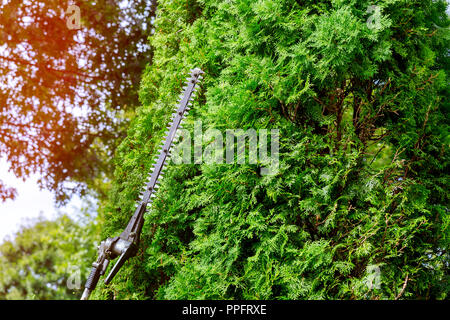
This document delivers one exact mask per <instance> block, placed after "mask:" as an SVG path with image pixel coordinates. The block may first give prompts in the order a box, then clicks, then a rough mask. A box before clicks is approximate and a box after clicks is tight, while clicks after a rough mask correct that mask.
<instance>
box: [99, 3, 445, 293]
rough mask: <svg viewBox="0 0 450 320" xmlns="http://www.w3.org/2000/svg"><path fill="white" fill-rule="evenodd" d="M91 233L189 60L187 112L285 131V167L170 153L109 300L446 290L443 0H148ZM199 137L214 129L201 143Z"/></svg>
mask: <svg viewBox="0 0 450 320" xmlns="http://www.w3.org/2000/svg"><path fill="white" fill-rule="evenodd" d="M158 2H159V3H158V10H157V19H156V21H155V25H156V30H155V34H154V35H153V36H152V37H151V39H150V42H151V45H152V46H153V47H154V50H155V51H154V52H155V55H154V61H153V64H152V65H149V66H148V68H147V70H146V72H145V74H144V75H143V80H142V83H141V88H140V98H141V102H142V107H141V108H140V109H139V111H138V116H137V117H136V118H135V119H134V120H133V122H132V125H131V127H130V129H129V132H128V137H127V138H126V140H125V141H124V142H123V143H122V144H121V146H120V148H119V150H118V152H117V156H116V172H115V181H114V183H113V186H112V189H111V192H110V200H109V202H108V203H105V204H104V205H103V206H102V209H101V213H102V214H103V216H104V218H105V220H106V223H105V226H104V228H103V238H105V237H107V236H112V235H117V234H118V233H120V232H121V230H122V229H123V228H124V227H125V225H126V223H127V221H128V219H129V218H130V216H131V215H132V213H133V207H134V206H133V205H134V203H135V201H136V200H137V198H138V192H139V190H140V189H141V187H142V185H143V180H144V177H145V176H146V175H147V172H148V170H149V168H150V166H151V162H152V159H153V158H154V156H155V155H156V151H157V150H156V146H157V145H159V142H160V140H161V139H162V137H163V133H164V128H165V126H166V124H167V122H168V121H169V118H170V116H171V109H172V106H174V105H175V102H176V100H177V97H178V95H179V93H180V91H181V87H182V85H183V82H184V81H185V78H186V76H187V74H188V71H189V69H191V68H194V67H200V68H202V69H203V70H204V71H205V73H206V74H205V79H204V81H203V83H202V86H201V90H200V93H199V95H198V97H197V98H196V100H195V102H194V107H193V110H192V112H191V114H190V115H189V117H188V119H187V125H186V128H187V129H188V130H190V131H193V128H194V121H198V120H201V121H202V124H203V130H204V131H205V130H207V129H209V128H215V129H218V130H220V131H222V132H225V130H226V129H236V128H241V129H243V130H247V129H250V128H251V129H255V130H261V129H267V130H270V129H279V130H280V131H279V132H280V153H279V159H280V163H279V170H278V172H277V173H276V174H274V175H261V173H260V169H261V167H262V165H263V164H262V163H257V164H226V163H224V164H207V163H201V164H194V163H192V164H180V165H174V164H172V165H171V166H170V169H169V170H168V172H167V174H166V175H165V178H164V180H163V185H162V187H161V189H160V190H159V192H158V196H157V198H156V199H155V202H154V204H153V207H152V209H151V210H150V211H149V213H147V215H146V217H145V219H146V222H145V225H144V228H143V232H142V243H141V248H140V251H139V253H138V255H137V257H135V258H133V259H131V260H130V261H128V262H127V263H126V264H125V265H124V267H123V268H122V270H121V271H120V272H119V274H118V275H117V276H116V278H115V279H114V281H113V283H112V284H110V285H109V286H108V287H105V286H102V285H101V286H100V287H99V288H98V289H97V290H96V292H95V296H94V297H96V298H100V299H105V298H111V297H112V296H114V297H115V298H116V299H445V298H447V294H448V291H449V284H448V278H449V275H448V266H449V253H448V248H449V214H448V211H449V208H448V203H449V192H448V184H449V174H448V172H449V168H448V162H449V130H448V129H449V121H448V113H449V103H448V96H449V94H448V93H449V87H448V77H447V73H448V70H449V68H448V62H449V59H448V43H449V42H448V41H449V33H448V26H449V20H448V16H447V14H446V12H445V11H446V6H447V4H446V2H445V1H431V0H378V1H356V0H335V1H309V0H305V1H293V0H227V1H224V0H197V1H194V0H189V1H181V0H171V1H170V0H163V1H158ZM203 143H204V145H205V146H206V145H207V144H208V143H211V141H204V142H203Z"/></svg>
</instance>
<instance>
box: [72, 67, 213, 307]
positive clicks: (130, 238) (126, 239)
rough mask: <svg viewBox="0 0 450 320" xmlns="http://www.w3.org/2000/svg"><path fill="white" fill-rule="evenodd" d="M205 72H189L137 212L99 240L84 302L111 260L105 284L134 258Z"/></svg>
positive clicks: (137, 206) (86, 286)
mask: <svg viewBox="0 0 450 320" xmlns="http://www.w3.org/2000/svg"><path fill="white" fill-rule="evenodd" d="M203 73H204V72H203V71H202V70H200V69H198V68H196V69H193V70H191V74H190V77H189V78H187V83H186V86H185V87H184V88H183V89H184V91H183V93H182V94H181V95H180V100H179V101H178V102H179V103H178V105H177V107H176V108H175V110H174V111H175V112H174V113H173V116H172V119H171V122H170V123H169V125H168V126H167V129H168V130H167V132H166V137H165V138H164V139H163V143H162V145H161V149H160V151H159V156H158V157H157V158H156V162H155V164H154V165H153V167H152V169H151V171H150V174H149V179H148V182H147V183H146V185H145V188H144V190H143V192H142V193H141V198H140V200H139V201H138V203H137V205H136V210H135V212H134V214H133V216H132V217H131V219H130V221H129V222H128V225H127V227H126V228H125V230H124V231H123V232H122V233H121V234H120V236H118V237H113V238H107V239H106V240H104V241H102V242H101V243H100V245H99V247H98V258H97V260H96V261H95V262H94V263H93V264H92V269H91V273H90V275H89V277H88V279H87V281H86V285H85V290H84V292H83V295H82V297H81V300H87V299H88V298H89V295H90V293H91V292H92V290H94V288H95V287H96V286H97V283H98V280H99V279H100V276H101V275H103V274H104V273H105V272H106V268H107V267H108V264H109V262H110V261H111V260H113V259H115V258H116V257H119V259H118V260H117V262H116V264H115V265H114V267H113V268H112V269H111V271H110V273H109V274H108V276H107V277H106V278H105V283H106V284H108V283H109V282H110V281H111V280H112V278H113V277H114V276H115V275H116V273H117V272H118V271H119V270H120V268H121V267H122V265H123V264H124V263H125V261H126V260H127V259H128V258H130V257H132V256H134V255H135V254H136V252H137V249H138V245H139V238H140V234H141V230H142V225H143V224H144V213H145V212H146V210H147V205H148V204H150V203H151V202H152V198H153V197H155V192H156V190H157V189H158V187H159V183H160V180H161V178H162V175H161V174H162V172H163V170H164V165H165V164H166V161H167V160H168V158H169V156H170V148H171V146H172V144H173V142H174V139H175V136H176V133H177V130H178V129H179V128H180V125H181V123H182V121H183V119H184V118H185V117H186V116H187V114H188V111H189V110H190V106H191V105H192V100H193V98H194V94H195V91H196V89H195V87H196V85H197V83H198V82H199V81H200V80H201V79H202V76H201V75H202V74H203Z"/></svg>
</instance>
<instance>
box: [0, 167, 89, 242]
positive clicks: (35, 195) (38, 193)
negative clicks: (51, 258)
mask: <svg viewBox="0 0 450 320" xmlns="http://www.w3.org/2000/svg"><path fill="white" fill-rule="evenodd" d="M8 169H9V165H8V163H7V162H6V161H5V160H3V159H0V180H2V181H3V183H4V184H5V185H6V186H7V187H14V188H16V189H17V192H18V195H17V197H16V199H15V200H14V201H12V200H7V201H6V202H0V243H1V242H3V241H4V240H5V237H6V236H8V235H9V236H12V235H13V234H14V233H15V232H16V231H17V230H18V229H19V226H20V225H22V224H23V223H24V222H26V220H27V219H29V218H37V217H39V215H42V216H43V217H45V218H47V219H54V218H56V217H57V216H58V214H57V213H58V212H64V213H67V214H69V215H70V216H74V215H75V213H76V212H77V211H79V208H80V207H81V199H79V198H76V197H74V199H73V200H72V201H71V202H70V203H69V204H68V205H67V206H66V207H63V208H59V209H56V208H55V207H54V196H53V194H52V193H51V192H50V191H46V190H39V187H38V184H37V180H38V177H36V176H32V177H30V178H28V179H27V181H26V182H23V181H22V180H21V179H17V178H16V177H15V176H14V174H13V173H11V172H8Z"/></svg>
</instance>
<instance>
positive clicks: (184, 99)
mask: <svg viewBox="0 0 450 320" xmlns="http://www.w3.org/2000/svg"><path fill="white" fill-rule="evenodd" d="M201 74H203V71H201V70H200V69H198V68H195V69H192V70H191V74H190V77H188V78H186V83H185V84H183V91H182V92H181V94H180V95H179V97H178V100H177V102H178V103H177V105H176V106H174V107H173V109H172V110H173V111H172V117H171V119H170V120H169V122H168V124H167V125H166V127H165V134H164V139H163V142H162V144H161V145H160V147H159V148H157V149H156V152H158V154H157V155H156V157H155V158H154V159H153V161H152V163H153V165H152V166H151V168H150V174H149V175H148V177H147V179H146V181H147V183H146V186H145V189H144V191H142V192H141V193H140V194H139V195H140V198H141V199H143V198H146V200H145V201H146V203H147V204H150V203H151V202H152V200H151V199H153V198H155V197H156V193H155V191H156V190H157V189H159V188H160V186H161V185H160V184H161V181H162V179H163V176H164V171H165V170H166V169H167V168H166V167H165V164H166V163H167V162H168V161H167V159H168V158H170V157H171V156H172V152H171V151H172V150H171V146H172V145H173V143H175V141H177V140H180V138H181V136H182V135H181V132H180V131H179V130H178V129H182V128H183V126H182V125H181V124H182V123H183V122H184V120H185V119H186V117H187V115H188V113H189V110H191V107H192V101H193V99H194V97H195V93H196V91H197V89H196V88H195V86H196V85H197V83H198V82H199V81H200V79H202V78H203V77H201ZM152 179H155V180H152ZM152 181H155V182H152ZM146 195H147V197H145V196H146ZM138 206H139V203H137V204H136V207H138Z"/></svg>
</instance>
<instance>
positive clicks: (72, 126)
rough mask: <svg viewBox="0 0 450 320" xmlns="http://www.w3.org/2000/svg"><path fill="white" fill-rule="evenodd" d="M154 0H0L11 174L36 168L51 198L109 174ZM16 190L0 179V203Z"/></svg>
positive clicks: (0, 60)
mask: <svg viewBox="0 0 450 320" xmlns="http://www.w3.org/2000/svg"><path fill="white" fill-rule="evenodd" d="M155 4H156V2H154V1H146V0H138V1H121V0H100V1H95V2H93V1H72V2H70V1H69V2H67V1H57V0H51V1H39V0H30V1H22V0H7V1H2V2H1V3H0V11H1V12H2V15H1V18H0V83H1V85H0V86H1V90H0V157H2V158H5V159H6V160H7V161H8V163H9V164H10V166H11V170H12V171H13V172H14V174H15V175H16V176H17V177H21V178H24V179H25V178H27V177H28V176H29V175H30V174H31V173H37V174H38V175H39V176H40V177H41V179H40V184H41V186H42V187H45V188H48V189H50V190H53V191H55V194H56V200H57V202H59V203H64V202H65V201H66V200H68V199H69V198H70V196H71V195H72V194H74V193H77V194H81V195H82V194H84V192H85V191H86V190H87V189H88V188H90V189H96V188H97V187H98V186H99V184H101V182H102V181H104V178H105V177H108V175H109V174H110V172H111V163H110V158H112V157H113V155H114V151H115V148H116V146H117V144H118V141H120V140H121V138H123V137H124V134H125V128H126V126H127V123H128V118H129V117H130V116H131V114H132V113H133V111H134V108H135V106H136V105H138V95H137V90H138V88H139V81H140V74H141V73H142V71H143V69H144V68H145V66H146V65H147V64H148V63H149V62H150V61H151V58H152V50H151V48H150V46H149V45H148V42H147V37H148V36H149V35H150V34H151V32H152V27H151V22H152V17H154V11H155ZM74 8H75V9H77V10H75V9H74ZM97 189H98V188H97ZM15 194H16V193H15V191H14V189H13V188H12V186H5V185H4V184H3V183H2V182H1V181H0V199H7V198H14V196H15Z"/></svg>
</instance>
